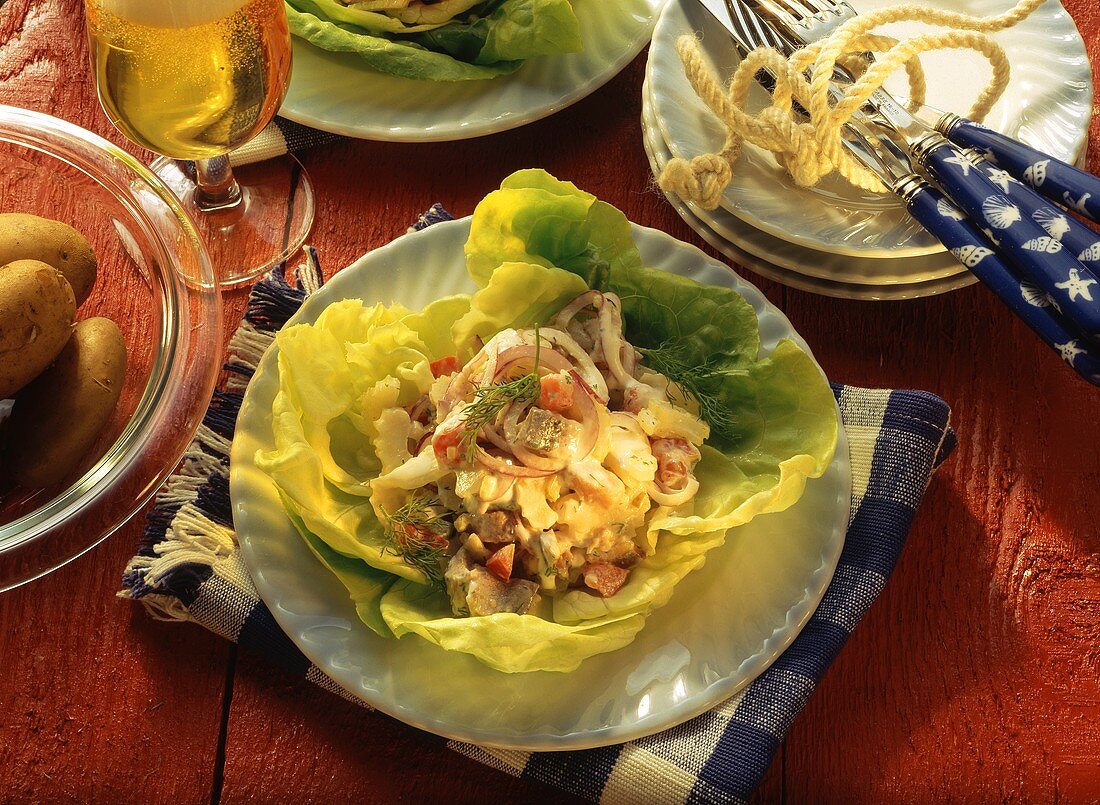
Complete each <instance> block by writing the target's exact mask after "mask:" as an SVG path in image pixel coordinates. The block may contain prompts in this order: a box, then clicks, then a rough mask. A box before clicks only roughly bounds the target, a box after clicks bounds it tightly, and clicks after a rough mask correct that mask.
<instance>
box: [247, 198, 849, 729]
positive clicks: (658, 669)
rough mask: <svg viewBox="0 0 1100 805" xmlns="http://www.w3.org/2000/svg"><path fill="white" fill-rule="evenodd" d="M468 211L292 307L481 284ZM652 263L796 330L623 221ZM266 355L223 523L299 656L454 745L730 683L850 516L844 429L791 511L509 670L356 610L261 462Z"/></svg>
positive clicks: (271, 355) (786, 637) (593, 725)
mask: <svg viewBox="0 0 1100 805" xmlns="http://www.w3.org/2000/svg"><path fill="white" fill-rule="evenodd" d="M469 229H470V221H469V219H468V218H467V219H464V220H461V221H454V222H451V223H445V224H437V225H435V226H432V227H429V228H428V229H427V230H425V231H423V232H418V233H414V234H410V235H405V236H404V237H401V238H398V239H397V240H395V241H394V242H393V243H390V244H389V245H387V246H384V247H382V248H380V249H377V250H375V251H373V252H371V253H370V254H367V255H366V256H364V257H362V258H361V259H359V260H358V261H357V262H356V263H354V264H353V265H351V266H350V267H348V268H347V269H345V270H343V271H341V272H340V273H339V274H337V275H336V277H334V278H333V279H332V280H331V281H330V282H329V283H328V284H327V285H326V286H325V287H324V288H322V289H321V290H320V291H319V292H318V293H316V294H315V295H314V296H313V297H311V298H310V299H309V300H308V301H307V302H306V303H305V305H304V306H303V307H302V309H301V310H300V311H299V312H298V313H297V314H296V315H295V316H294V318H293V319H291V323H292V324H296V323H300V322H312V321H315V320H316V318H317V316H318V315H319V314H320V312H321V311H322V310H323V309H324V308H325V306H327V305H329V304H332V303H333V302H336V301H338V300H340V299H350V298H355V299H363V300H365V301H367V302H371V303H373V302H383V303H387V304H389V303H391V302H394V301H398V302H401V303H403V304H405V305H407V306H408V307H410V308H415V309H419V308H421V307H423V306H424V305H425V304H427V303H428V302H430V301H431V300H432V299H435V298H437V297H439V296H444V295H447V294H453V293H469V292H472V291H474V290H475V288H474V285H473V283H472V282H471V281H470V279H469V278H468V277H467V275H466V269H465V261H464V257H463V250H462V247H463V244H464V243H465V242H466V238H467V236H468V234H469ZM634 240H635V242H636V243H637V245H638V248H639V249H640V251H641V254H642V258H643V260H644V261H645V263H646V265H650V266H656V267H659V268H662V269H664V270H666V271H670V272H672V273H675V274H681V275H684V276H688V277H691V278H693V279H696V280H698V281H700V282H706V283H710V284H714V285H725V286H727V287H730V288H733V289H734V290H736V291H737V292H738V293H740V294H741V295H742V296H744V297H745V299H746V300H748V302H749V303H750V304H751V305H752V306H753V308H754V309H755V311H756V314H757V317H758V319H759V321H760V336H761V341H762V344H763V346H762V352H764V353H768V352H770V351H771V350H772V349H773V348H774V347H775V345H776V343H777V342H778V341H779V340H780V339H781V338H793V339H794V340H795V341H796V342H797V343H798V344H799V345H800V346H802V348H803V349H806V350H807V351H809V350H808V347H807V346H806V344H805V342H803V341H802V339H801V338H799V336H798V334H797V333H795V332H794V330H793V329H792V328H791V324H790V322H788V321H787V319H786V318H785V317H784V316H783V314H782V313H780V312H779V311H778V310H777V309H776V308H775V307H773V306H772V305H771V304H769V303H768V302H767V300H765V299H764V296H763V295H762V294H761V293H760V292H759V291H758V290H757V289H756V288H755V287H753V286H752V285H750V284H748V283H747V282H745V281H744V280H742V279H740V278H739V277H737V276H736V275H735V274H733V272H731V271H730V269H729V268H728V267H726V266H724V265H722V264H721V263H718V262H715V261H714V260H712V259H710V258H709V257H707V256H706V255H705V254H703V253H702V252H701V251H699V250H698V249H696V248H694V247H693V246H688V245H687V244H685V243H682V242H680V241H678V240H675V239H674V238H672V237H670V236H669V235H666V234H665V233H663V232H659V231H657V230H654V229H646V228H643V227H638V226H635V227H634ZM276 361H277V354H276V350H275V349H274V348H272V349H270V350H268V352H267V354H266V355H265V356H264V358H263V360H262V361H261V362H260V366H259V369H258V371H257V372H256V375H255V377H254V378H253V380H252V382H251V383H250V385H249V387H248V392H247V393H246V395H245V399H244V404H243V405H242V406H241V412H240V416H239V417H238V419H237V430H236V437H235V439H234V441H233V450H232V454H231V464H230V466H231V473H230V492H231V495H232V499H233V521H234V525H235V526H236V529H237V536H238V538H239V540H240V543H241V547H242V548H243V549H244V558H245V561H246V562H247V564H248V569H249V571H250V572H251V574H252V577H253V579H254V580H255V582H256V588H257V589H258V590H259V593H260V596H261V597H262V598H263V600H264V601H265V602H266V603H267V605H268V607H269V608H270V609H271V612H272V614H273V615H274V616H275V619H276V620H277V621H278V622H279V625H280V626H282V628H283V629H284V630H285V631H286V633H287V634H288V635H289V636H290V638H291V640H293V641H294V643H295V644H296V645H297V646H298V647H299V648H300V649H301V650H302V652H303V653H305V655H306V656H307V657H308V658H309V659H310V660H311V661H312V662H313V663H314V664H316V665H317V667H319V668H320V669H321V670H322V671H324V672H325V673H326V674H328V675H329V676H331V677H332V678H333V679H334V680H335V681H336V682H337V683H339V684H340V685H341V686H343V687H344V688H345V689H347V690H348V691H349V692H350V693H353V694H355V695H356V696H358V697H359V698H361V699H363V700H364V701H366V702H368V703H369V704H371V705H373V706H374V707H376V708H378V709H379V710H382V711H383V712H386V713H389V714H390V715H392V716H394V717H395V718H398V719H400V720H402V721H404V722H407V723H409V724H412V725H414V726H416V727H420V728H422V729H425V730H428V731H430V732H434V733H437V734H439V735H443V736H446V737H448V738H455V739H459V740H464V741H471V742H473V743H480V744H486V745H493V746H504V747H510V748H517V749H519V748H522V749H538V750H543V749H583V748H587V747H593V746H602V745H605V744H612V743H619V742H621V741H626V740H629V739H632V738H638V737H640V736H642V735H647V734H650V733H653V732H657V731H659V730H663V729H667V728H668V727H671V726H673V725H675V724H678V723H680V722H682V721H685V720H687V719H688V718H691V717H692V716H695V715H698V714H699V713H702V712H703V711H705V710H708V709H710V708H711V707H713V706H715V705H716V704H718V703H719V702H721V701H722V700H724V699H726V698H728V697H729V696H731V695H732V694H734V693H736V692H737V691H738V690H739V689H741V688H742V687H744V686H745V685H746V684H748V682H750V681H751V680H752V679H753V678H755V677H756V676H757V675H758V674H759V673H760V672H761V671H763V670H764V669H765V668H767V667H768V665H769V664H771V662H772V661H773V660H774V659H775V658H776V657H777V656H778V655H779V654H780V653H781V652H782V651H783V650H784V649H785V648H786V647H787V646H788V645H789V644H790V642H791V641H792V640H793V639H794V637H795V635H797V634H798V632H799V631H800V630H801V629H802V627H803V625H804V624H805V623H806V621H807V620H808V619H809V617H810V615H811V614H812V613H813V611H814V609H815V608H816V607H817V604H818V602H819V601H820V600H821V596H822V595H823V594H824V592H825V588H826V586H827V585H828V583H829V580H830V579H831V578H832V574H833V570H834V569H835V568H836V563H837V560H838V558H839V556H840V550H841V547H842V546H843V543H844V533H845V530H846V527H847V522H848V507H849V502H850V499H851V476H850V473H849V468H848V444H847V440H846V439H845V436H844V431H843V429H841V431H840V442H839V444H838V445H837V450H836V458H835V459H834V460H833V462H832V464H831V465H830V466H829V468H828V469H827V470H826V472H825V474H824V475H823V476H822V477H821V478H818V479H815V480H811V481H810V482H809V483H808V484H807V485H806V493H805V495H803V497H802V499H801V500H800V501H799V502H798V503H796V504H795V505H794V506H792V507H791V508H790V509H788V510H787V511H785V512H781V513H778V514H768V515H763V516H760V517H757V518H756V519H754V520H753V521H752V522H750V523H749V524H747V525H745V526H742V527H740V528H737V529H734V530H732V531H731V532H730V534H729V537H728V539H727V542H726V544H725V545H723V546H722V547H720V548H716V549H714V550H713V551H712V552H711V553H710V554H709V555H708V557H707V563H706V565H705V566H704V567H703V568H702V569H700V570H697V571H695V572H694V573H691V574H690V575H688V576H687V578H685V579H684V580H683V581H682V582H680V584H679V585H677V587H676V590H675V592H674V593H673V595H672V600H671V601H670V602H669V603H668V604H667V605H666V606H664V607H663V608H661V609H659V610H657V611H656V612H654V613H653V614H651V615H650V616H649V618H648V619H647V621H646V625H645V628H644V629H643V630H642V631H641V633H640V634H639V635H638V637H637V639H636V640H635V641H634V642H633V643H631V644H630V645H629V646H627V647H625V648H623V649H620V650H619V651H615V652H612V653H609V654H602V655H598V656H596V657H592V658H591V659H588V660H586V661H585V662H583V663H582V664H581V666H580V668H578V669H577V670H576V671H574V672H572V673H569V674H557V673H549V672H538V673H529V674H504V673H501V672H499V671H494V670H492V669H491V668H489V667H487V666H485V665H482V664H481V663H480V662H478V661H477V660H475V659H473V658H472V657H470V656H468V655H465V654H459V653H456V652H447V651H443V650H442V649H440V648H438V647H437V646H434V645H431V644H429V643H427V642H426V641H424V640H421V639H420V638H417V637H416V636H409V637H406V638H404V639H402V640H385V639H383V638H380V637H378V636H377V635H375V634H374V633H373V632H371V631H370V630H369V629H368V628H367V627H366V626H364V625H363V624H362V623H360V621H359V620H358V618H357V617H356V615H355V609H354V607H353V606H352V603H351V601H350V599H349V598H348V595H347V591H346V590H345V589H344V587H343V586H341V584H340V582H339V581H337V579H336V577H335V576H333V575H332V574H331V573H329V572H328V571H327V570H326V569H325V568H324V567H322V566H321V564H320V563H319V562H317V561H316V559H314V557H313V555H312V554H311V553H310V552H309V549H308V548H307V547H306V545H305V543H303V542H302V540H301V538H300V537H299V536H298V534H297V532H296V531H295V530H294V527H293V526H292V525H291V523H290V521H289V520H288V519H287V518H286V516H285V515H284V514H283V510H282V507H281V506H280V503H279V499H278V496H277V493H276V490H275V486H274V484H272V482H271V481H270V480H269V479H268V477H267V476H266V475H264V474H263V473H262V472H261V471H260V470H259V469H257V468H256V466H255V464H254V462H253V457H254V456H255V454H256V451H257V450H260V449H263V450H270V449H272V448H273V447H274V440H273V437H272V433H271V404H272V400H273V399H274V396H275V393H276V390H277V388H278V376H277V369H276V366H277V364H276Z"/></svg>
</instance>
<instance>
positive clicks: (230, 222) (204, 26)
mask: <svg viewBox="0 0 1100 805" xmlns="http://www.w3.org/2000/svg"><path fill="white" fill-rule="evenodd" d="M85 12H86V17H87V22H88V35H89V39H90V41H91V56H92V63H93V67H94V72H95V81H96V88H97V91H98V93H99V100H100V103H101V105H102V106H103V109H104V111H105V112H106V113H107V116H108V117H109V118H110V120H111V122H112V123H113V124H114V125H115V127H116V128H117V129H118V130H119V131H121V132H122V133H123V134H124V135H126V137H127V138H129V139H130V140H132V141H133V142H134V143H136V144H137V145H140V146H142V147H144V148H147V149H149V150H150V151H154V152H156V153H157V154H160V155H161V156H160V158H158V159H157V160H155V161H154V162H153V163H152V166H151V167H152V168H153V170H154V171H155V172H156V173H157V175H158V176H160V177H161V179H163V180H164V181H165V182H166V183H167V184H168V186H169V187H170V188H171V189H172V190H173V191H174V192H175V193H176V195H177V196H179V198H180V200H181V201H182V202H183V204H184V206H185V207H186V208H187V209H188V211H189V212H190V213H191V216H192V218H193V219H194V221H195V224H196V225H197V227H198V229H199V232H200V233H201V234H202V236H203V238H204V240H205V242H206V246H207V249H208V250H209V252H210V257H211V261H212V262H213V264H214V268H215V271H216V272H217V274H218V278H219V282H220V284H221V285H222V286H223V287H227V286H233V285H237V284H240V283H243V282H247V281H249V280H251V279H253V278H255V277H256V276H258V275H259V274H262V273H264V272H265V271H267V270H269V269H270V268H272V267H273V266H275V265H277V264H278V263H279V262H281V261H282V260H285V259H286V258H287V257H288V256H290V255H291V254H293V253H294V252H295V251H297V250H298V248H299V247H300V246H301V245H302V242H303V241H304V240H305V237H306V234H307V233H308V232H309V228H310V225H311V224H312V222H313V191H312V188H311V186H310V183H309V179H308V177H307V176H306V174H305V171H304V170H303V169H302V166H301V165H300V164H299V163H298V161H297V160H296V159H294V158H293V157H290V156H284V157H279V158H276V159H268V160H265V161H263V162H262V163H257V164H255V165H250V166H244V167H238V168H237V169H236V171H234V170H233V169H232V168H231V167H230V158H229V154H230V152H231V151H233V150H234V149H235V148H237V147H239V146H241V145H243V144H245V143H247V142H249V141H250V140H252V139H253V138H254V137H255V136H256V135H257V134H259V133H260V132H261V131H262V130H263V128H264V127H265V126H266V125H267V124H268V122H270V120H271V118H272V117H274V115H275V112H276V111H277V110H278V108H279V105H280V104H281V103H282V100H283V96H284V95H285V94H286V88H287V84H288V83H289V80H290V31H289V29H288V26H287V19H286V12H285V10H284V8H283V0H85Z"/></svg>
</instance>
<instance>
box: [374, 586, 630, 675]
mask: <svg viewBox="0 0 1100 805" xmlns="http://www.w3.org/2000/svg"><path fill="white" fill-rule="evenodd" d="M381 611H382V617H383V619H384V620H385V622H386V625H387V626H389V628H390V629H391V630H393V634H394V635H395V636H396V637H403V636H405V635H407V634H415V635H419V636H420V637H422V638H423V639H425V640H427V641H429V642H431V643H435V644H436V645H438V646H440V647H441V648H443V649H446V650H447V651H461V652H463V653H465V654H472V655H473V656H475V657H477V658H478V659H479V660H481V661H482V662H483V663H485V664H486V665H488V666H490V667H492V668H495V669H497V670H498V671H504V672H505V673H515V672H522V671H561V672H566V671H572V670H574V669H575V668H576V667H577V666H578V665H580V664H581V662H582V661H583V660H585V659H587V658H589V657H591V656H593V655H595V654H604V653H606V652H608V651H615V650H616V649H620V648H622V647H623V646H625V645H627V644H629V643H630V641H632V640H633V639H634V636H635V635H636V634H637V633H638V632H639V631H641V629H642V627H643V626H644V625H645V616H644V614H643V613H640V612H628V613H625V614H622V615H606V616H604V617H600V618H596V619H592V620H589V621H585V622H583V623H581V622H578V623H574V624H565V623H557V622H555V621H553V620H549V619H546V618H541V617H538V616H536V615H516V614H515V613H512V612H500V613H497V614H495V615H484V616H481V617H477V618H456V617H454V615H453V614H452V613H451V607H450V604H449V603H448V601H447V597H446V596H445V595H443V594H441V593H438V592H436V591H434V590H431V589H430V588H427V587H424V586H423V585H420V584H410V583H408V582H398V583H397V584H395V585H394V586H393V587H392V588H391V589H390V590H389V591H388V592H387V593H386V594H385V595H384V596H383V597H382V608H381Z"/></svg>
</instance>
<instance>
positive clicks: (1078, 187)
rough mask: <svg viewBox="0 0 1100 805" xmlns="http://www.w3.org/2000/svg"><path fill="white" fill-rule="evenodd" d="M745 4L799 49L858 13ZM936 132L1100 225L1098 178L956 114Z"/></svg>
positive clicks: (878, 98) (842, 7)
mask: <svg viewBox="0 0 1100 805" xmlns="http://www.w3.org/2000/svg"><path fill="white" fill-rule="evenodd" d="M736 1H737V0H726V5H727V6H731V5H733V4H734V3H735V2H736ZM747 2H748V3H749V4H750V5H753V6H755V7H756V8H757V10H758V11H760V12H761V13H763V14H764V16H765V17H771V18H773V19H775V20H776V21H778V22H779V23H780V24H781V26H782V27H783V28H784V29H785V30H787V31H789V32H790V33H791V34H792V35H793V39H794V40H795V44H796V45H798V44H799V43H801V44H808V43H810V42H816V41H818V40H820V39H824V38H825V37H826V36H829V35H830V34H832V33H833V31H835V30H836V29H837V28H838V27H840V26H841V25H843V24H844V23H845V22H848V21H849V20H850V19H852V18H853V17H855V16H856V10H855V9H854V8H853V7H852V5H851V4H850V3H849V2H848V0H747ZM868 55H870V54H868ZM841 72H843V68H841ZM871 102H872V104H887V105H897V102H896V101H894V100H893V99H892V98H890V96H889V93H887V92H886V91H885V90H880V91H879V93H876V95H873V96H872V101H871ZM934 128H935V130H936V131H938V132H939V133H940V134H942V135H944V136H945V137H947V138H948V139H949V140H952V141H954V142H955V143H957V144H959V145H961V146H963V147H964V148H972V149H975V150H976V151H978V152H979V153H982V154H984V155H985V156H986V158H987V159H988V160H989V161H990V162H992V163H994V164H995V165H997V166H998V167H1000V168H1002V169H1004V170H1007V171H1008V172H1009V173H1011V174H1013V175H1014V176H1016V177H1017V178H1019V179H1023V180H1024V181H1025V182H1026V183H1027V184H1028V185H1030V186H1031V187H1032V189H1034V190H1036V191H1038V192H1039V193H1040V194H1042V195H1044V196H1046V197H1047V198H1049V199H1050V200H1052V201H1054V202H1055V203H1057V204H1062V205H1064V206H1066V207H1069V208H1071V209H1072V210H1073V211H1074V212H1077V213H1080V214H1081V215H1083V216H1085V217H1086V218H1089V219H1091V220H1092V221H1097V222H1100V177H1096V176H1093V175H1092V174H1089V173H1086V172H1085V171H1083V170H1080V169H1079V168H1076V167H1074V166H1073V165H1070V164H1069V163H1067V162H1064V161H1062V160H1060V159H1057V158H1056V157H1053V156H1051V155H1050V154H1047V153H1044V152H1042V151H1040V150H1038V149H1037V148H1032V147H1031V146H1029V145H1025V144H1024V143H1022V142H1020V141H1019V140H1015V139H1013V138H1011V137H1007V136H1005V135H1004V134H1000V133H998V132H995V131H991V130H990V129H988V128H986V127H985V126H982V125H980V124H978V123H975V122H974V121H972V120H967V119H966V118H964V117H961V116H960V115H957V114H954V113H953V112H948V113H946V114H943V115H942V116H941V117H940V118H939V120H938V121H937V122H936V123H935V126H934Z"/></svg>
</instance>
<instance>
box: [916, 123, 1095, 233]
mask: <svg viewBox="0 0 1100 805" xmlns="http://www.w3.org/2000/svg"><path fill="white" fill-rule="evenodd" d="M936 128H937V129H938V130H939V131H940V132H941V133H942V134H943V135H944V136H946V137H947V138H949V139H950V140H952V141H953V142H956V143H958V144H959V145H962V146H965V147H967V148H975V149H977V150H978V151H981V152H982V153H983V154H985V155H986V158H987V159H990V161H992V162H994V163H996V165H997V167H999V168H1001V169H1002V170H1006V171H1008V172H1009V173H1011V174H1012V175H1013V176H1015V177H1016V178H1017V179H1021V180H1023V181H1024V182H1026V183H1027V184H1029V185H1031V186H1032V187H1033V188H1035V190H1037V191H1038V192H1039V193H1042V194H1043V195H1044V196H1046V197H1047V198H1049V199H1052V200H1053V201H1055V202H1057V203H1058V204H1061V205H1063V206H1065V207H1066V208H1068V209H1071V210H1073V211H1074V212H1077V213H1080V214H1081V215H1083V216H1085V217H1086V218H1088V219H1090V220H1093V221H1100V177H1097V176H1093V175H1092V174H1091V173H1085V171H1083V170H1081V169H1080V168H1075V167H1073V165H1070V164H1069V163H1067V162H1063V161H1062V160H1060V159H1055V158H1054V157H1052V156H1051V155H1050V154H1044V153H1043V152H1042V151H1039V150H1037V149H1035V148H1032V147H1031V146H1028V145H1024V144H1023V143H1022V142H1020V141H1019V140H1014V139H1012V138H1011V137H1006V136H1005V135H1004V134H1000V133H998V132H996V131H990V130H989V129H987V128H985V127H984V126H979V125H978V124H977V123H973V122H971V121H969V120H966V119H965V118H961V117H959V116H957V115H944V116H943V117H942V118H940V122H939V123H938V124H937V125H936Z"/></svg>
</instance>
